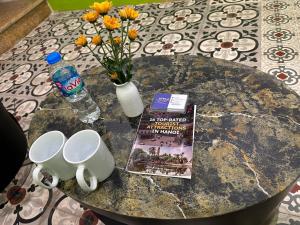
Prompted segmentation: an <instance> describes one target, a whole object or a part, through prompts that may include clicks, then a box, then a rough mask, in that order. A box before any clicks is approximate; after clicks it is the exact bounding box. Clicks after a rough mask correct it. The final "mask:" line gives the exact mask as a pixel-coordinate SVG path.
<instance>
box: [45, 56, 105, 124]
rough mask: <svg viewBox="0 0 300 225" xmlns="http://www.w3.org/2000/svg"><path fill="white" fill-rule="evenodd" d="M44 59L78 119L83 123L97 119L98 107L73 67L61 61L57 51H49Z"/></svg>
mask: <svg viewBox="0 0 300 225" xmlns="http://www.w3.org/2000/svg"><path fill="white" fill-rule="evenodd" d="M46 60H47V62H48V64H49V65H50V66H51V68H50V75H51V78H52V81H53V82H54V83H55V85H56V87H57V88H58V89H59V91H60V93H61V94H62V95H63V96H64V97H65V99H66V100H67V101H68V102H69V103H70V104H71V106H72V109H73V111H74V112H75V113H76V114H77V115H78V117H79V119H80V120H81V121H82V122H84V123H93V122H94V121H95V120H97V119H98V118H99V116H100V109H99V107H98V106H97V104H96V103H95V102H94V101H93V99H92V98H91V96H90V95H89V93H88V91H87V89H86V88H85V85H84V82H83V79H82V78H81V77H80V75H79V74H78V73H77V71H76V69H75V67H74V66H72V65H70V64H67V63H65V62H64V61H62V58H61V55H60V54H59V53H58V52H52V53H50V54H49V55H48V56H47V58H46Z"/></svg>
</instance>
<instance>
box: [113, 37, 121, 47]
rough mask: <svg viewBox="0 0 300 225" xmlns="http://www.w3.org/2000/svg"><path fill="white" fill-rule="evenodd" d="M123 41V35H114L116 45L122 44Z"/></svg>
mask: <svg viewBox="0 0 300 225" xmlns="http://www.w3.org/2000/svg"><path fill="white" fill-rule="evenodd" d="M121 42H122V39H121V37H114V43H115V44H116V45H119V44H121Z"/></svg>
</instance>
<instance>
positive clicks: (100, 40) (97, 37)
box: [92, 35, 102, 45]
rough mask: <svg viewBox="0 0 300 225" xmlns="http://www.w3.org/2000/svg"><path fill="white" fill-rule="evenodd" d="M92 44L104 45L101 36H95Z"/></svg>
mask: <svg viewBox="0 0 300 225" xmlns="http://www.w3.org/2000/svg"><path fill="white" fill-rule="evenodd" d="M92 43H93V44H94V45H100V44H101V43H102V38H101V36H99V35H96V36H94V37H93V39H92Z"/></svg>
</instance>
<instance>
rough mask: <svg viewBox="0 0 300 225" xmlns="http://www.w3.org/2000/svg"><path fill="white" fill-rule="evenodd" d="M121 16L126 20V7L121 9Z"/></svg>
mask: <svg viewBox="0 0 300 225" xmlns="http://www.w3.org/2000/svg"><path fill="white" fill-rule="evenodd" d="M119 16H120V17H121V20H126V19H127V14H126V11H125V9H121V10H120V11H119Z"/></svg>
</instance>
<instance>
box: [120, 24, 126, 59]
mask: <svg viewBox="0 0 300 225" xmlns="http://www.w3.org/2000/svg"><path fill="white" fill-rule="evenodd" d="M123 29H124V26H123V20H122V23H121V37H122V43H121V44H122V46H121V59H123V54H124V45H125V40H126V37H125V40H124V37H123V36H124V30H123Z"/></svg>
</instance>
